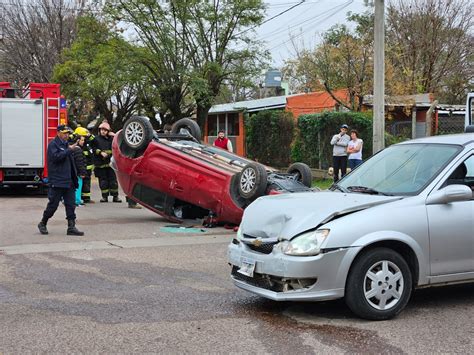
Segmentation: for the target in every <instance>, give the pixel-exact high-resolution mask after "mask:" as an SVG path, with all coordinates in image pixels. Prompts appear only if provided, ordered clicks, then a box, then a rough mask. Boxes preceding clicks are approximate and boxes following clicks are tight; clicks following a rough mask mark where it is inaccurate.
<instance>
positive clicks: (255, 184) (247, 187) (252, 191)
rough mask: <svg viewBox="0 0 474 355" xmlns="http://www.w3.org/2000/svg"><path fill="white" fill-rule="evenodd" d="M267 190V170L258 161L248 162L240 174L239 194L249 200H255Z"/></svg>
mask: <svg viewBox="0 0 474 355" xmlns="http://www.w3.org/2000/svg"><path fill="white" fill-rule="evenodd" d="M266 190H267V171H266V170H265V167H264V166H263V165H261V164H257V163H249V164H247V165H246V166H245V167H244V168H243V169H242V171H241V172H240V176H239V195H240V196H242V197H243V198H245V199H247V200H255V199H256V198H257V197H260V196H262V195H263V194H264V193H265V191H266Z"/></svg>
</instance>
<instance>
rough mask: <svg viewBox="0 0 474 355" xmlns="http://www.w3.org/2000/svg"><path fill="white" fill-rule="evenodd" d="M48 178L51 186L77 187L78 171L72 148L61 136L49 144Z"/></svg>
mask: <svg viewBox="0 0 474 355" xmlns="http://www.w3.org/2000/svg"><path fill="white" fill-rule="evenodd" d="M48 180H49V185H50V186H51V187H65V188H71V187H74V188H77V187H78V186H79V185H78V181H77V171H76V166H75V165H74V160H73V158H72V150H71V149H69V148H68V144H67V142H64V141H62V140H61V139H60V138H59V137H56V138H54V139H53V140H52V141H51V143H49V145H48Z"/></svg>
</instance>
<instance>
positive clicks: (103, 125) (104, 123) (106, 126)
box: [99, 122, 110, 132]
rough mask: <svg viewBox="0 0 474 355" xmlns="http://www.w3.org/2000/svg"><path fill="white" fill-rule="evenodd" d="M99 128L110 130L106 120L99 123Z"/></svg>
mask: <svg viewBox="0 0 474 355" xmlns="http://www.w3.org/2000/svg"><path fill="white" fill-rule="evenodd" d="M101 128H103V129H106V130H107V131H109V132H110V125H109V123H108V122H102V123H101V124H100V125H99V129H101Z"/></svg>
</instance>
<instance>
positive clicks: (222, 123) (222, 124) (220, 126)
mask: <svg viewBox="0 0 474 355" xmlns="http://www.w3.org/2000/svg"><path fill="white" fill-rule="evenodd" d="M225 118H226V114H225V113H220V114H219V123H218V124H217V130H218V131H220V130H221V129H223V130H224V132H227V127H226V122H225V121H226V120H225Z"/></svg>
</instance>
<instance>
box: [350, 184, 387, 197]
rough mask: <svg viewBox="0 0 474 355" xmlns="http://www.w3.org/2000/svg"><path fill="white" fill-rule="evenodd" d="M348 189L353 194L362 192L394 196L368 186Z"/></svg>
mask: <svg viewBox="0 0 474 355" xmlns="http://www.w3.org/2000/svg"><path fill="white" fill-rule="evenodd" d="M347 189H348V190H349V191H351V192H360V193H363V194H370V195H384V196H393V194H388V193H385V192H380V191H377V190H375V189H372V188H371V187H367V186H349V187H348V188H347Z"/></svg>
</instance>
